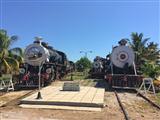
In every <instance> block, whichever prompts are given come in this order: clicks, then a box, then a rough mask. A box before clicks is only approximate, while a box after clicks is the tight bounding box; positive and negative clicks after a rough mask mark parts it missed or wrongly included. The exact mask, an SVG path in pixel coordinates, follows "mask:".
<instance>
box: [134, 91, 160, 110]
mask: <svg viewBox="0 0 160 120" xmlns="http://www.w3.org/2000/svg"><path fill="white" fill-rule="evenodd" d="M135 91H136V92H137V93H138V94H137V95H139V96H140V97H142V98H143V99H144V100H146V101H147V102H148V103H150V104H151V105H152V106H153V107H155V108H157V109H159V110H160V106H159V105H157V104H156V103H154V102H153V101H152V100H150V99H149V98H147V97H146V96H144V95H143V94H141V93H139V92H138V91H137V90H135Z"/></svg>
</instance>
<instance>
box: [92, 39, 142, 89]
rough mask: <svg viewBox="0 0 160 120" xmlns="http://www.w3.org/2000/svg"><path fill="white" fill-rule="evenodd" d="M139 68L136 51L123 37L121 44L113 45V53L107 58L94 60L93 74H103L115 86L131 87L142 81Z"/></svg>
mask: <svg viewBox="0 0 160 120" xmlns="http://www.w3.org/2000/svg"><path fill="white" fill-rule="evenodd" d="M137 69H138V67H137V66H136V64H135V54H134V51H133V50H132V48H130V47H129V46H127V41H126V40H124V39H122V40H121V41H119V46H115V47H113V49H112V53H111V54H108V55H107V56H106V58H103V59H99V60H98V61H94V63H93V68H92V72H91V75H92V76H93V75H99V76H101V77H102V76H103V77H104V78H105V79H106V80H107V82H108V83H109V85H110V86H111V87H113V88H129V89H131V88H135V87H138V86H139V85H140V84H141V82H142V76H141V75H140V74H139V73H137ZM94 72H95V73H94ZM93 73H94V74H93ZM93 77H94V76H93Z"/></svg>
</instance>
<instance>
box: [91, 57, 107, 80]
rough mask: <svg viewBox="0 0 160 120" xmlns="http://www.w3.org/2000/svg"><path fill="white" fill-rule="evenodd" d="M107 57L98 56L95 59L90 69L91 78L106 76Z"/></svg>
mask: <svg viewBox="0 0 160 120" xmlns="http://www.w3.org/2000/svg"><path fill="white" fill-rule="evenodd" d="M105 64H106V59H105V58H102V57H100V56H96V58H95V59H94V61H93V64H92V68H91V70H90V71H89V75H90V77H91V78H104V74H105Z"/></svg>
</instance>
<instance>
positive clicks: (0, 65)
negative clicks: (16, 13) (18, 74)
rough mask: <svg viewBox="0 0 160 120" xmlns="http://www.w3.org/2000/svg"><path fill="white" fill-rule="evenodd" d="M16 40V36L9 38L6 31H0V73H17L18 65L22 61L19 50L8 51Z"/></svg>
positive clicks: (21, 52)
mask: <svg viewBox="0 0 160 120" xmlns="http://www.w3.org/2000/svg"><path fill="white" fill-rule="evenodd" d="M17 40H18V37H17V36H11V37H9V36H8V35H7V31H6V30H0V71H1V72H2V73H11V72H12V71H17V70H18V69H19V63H20V62H22V61H23V59H22V55H23V51H22V49H21V48H12V49H10V47H11V45H12V44H13V43H14V42H16V41H17Z"/></svg>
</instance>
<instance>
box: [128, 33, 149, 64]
mask: <svg viewBox="0 0 160 120" xmlns="http://www.w3.org/2000/svg"><path fill="white" fill-rule="evenodd" d="M148 40H149V38H145V39H143V34H142V33H140V34H138V33H132V34H131V40H130V41H129V44H130V46H131V48H132V49H133V50H134V51H135V53H136V64H138V65H140V64H142V63H143V62H144V61H145V60H146V57H147V56H146V52H147V51H146V49H147V47H146V45H147V42H148Z"/></svg>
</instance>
